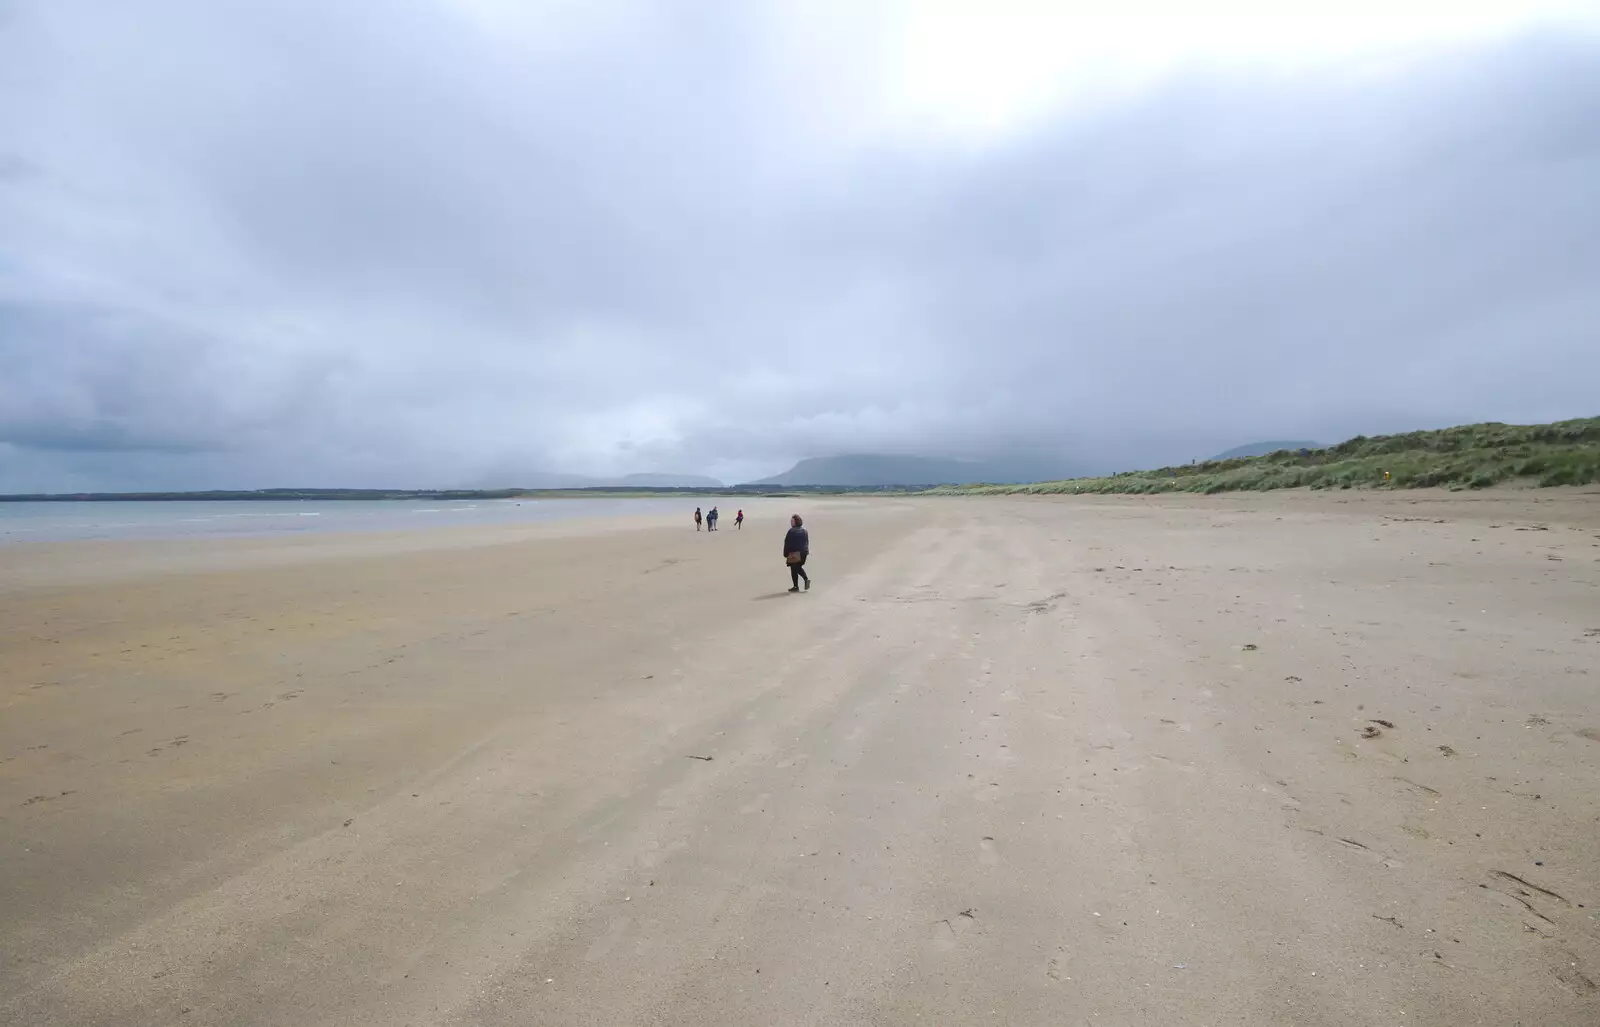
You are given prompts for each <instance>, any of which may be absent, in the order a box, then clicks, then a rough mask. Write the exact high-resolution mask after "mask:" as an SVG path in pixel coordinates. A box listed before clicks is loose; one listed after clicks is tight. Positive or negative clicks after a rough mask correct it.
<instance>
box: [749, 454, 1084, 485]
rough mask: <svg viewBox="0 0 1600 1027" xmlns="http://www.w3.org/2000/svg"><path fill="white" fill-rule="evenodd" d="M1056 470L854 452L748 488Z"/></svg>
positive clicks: (962, 481)
mask: <svg viewBox="0 0 1600 1027" xmlns="http://www.w3.org/2000/svg"><path fill="white" fill-rule="evenodd" d="M1063 476H1064V475H1062V474H1060V473H1059V472H1057V471H1051V470H1046V469H1045V468H1042V467H1030V466H1026V465H1023V464H1014V463H1010V462H1005V461H973V460H943V459H939V458H936V457H922V456H886V455H883V454H876V453H856V454H851V455H847V456H822V457H811V458H809V459H806V460H802V461H800V462H799V463H797V464H795V465H794V466H793V467H791V468H790V469H789V470H787V471H785V472H783V473H782V474H775V475H773V476H772V477H770V478H762V479H761V480H760V481H752V482H749V483H748V484H751V485H780V486H781V485H857V486H860V485H868V486H870V485H967V484H971V483H973V482H992V483H995V484H1013V483H1016V482H1025V481H1043V480H1046V479H1047V478H1050V477H1063Z"/></svg>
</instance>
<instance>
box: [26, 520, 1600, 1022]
mask: <svg viewBox="0 0 1600 1027" xmlns="http://www.w3.org/2000/svg"><path fill="white" fill-rule="evenodd" d="M725 505H728V504H725ZM746 509H747V510H748V511H750V513H751V514H752V522H751V523H750V524H749V525H747V527H746V529H745V530H744V531H743V532H736V531H734V530H733V526H732V518H731V516H730V517H729V518H728V520H727V522H726V524H725V527H724V529H723V530H722V531H719V532H718V533H717V534H715V535H708V534H706V533H700V534H696V533H695V532H694V531H693V530H692V529H691V528H690V527H689V526H688V521H687V518H686V517H685V519H684V520H683V521H682V522H681V523H676V522H675V523H672V524H670V525H668V524H663V523H661V522H659V521H656V522H652V523H641V522H625V523H607V524H604V525H599V526H592V527H591V526H574V525H558V526H551V527H547V528H544V529H540V530H536V531H528V530H526V529H518V530H513V529H497V530H488V531H474V532H466V533H462V532H448V531H447V532H436V533H432V534H427V535H415V536H405V537H395V536H390V537H378V538H348V537H346V538H335V537H329V538H321V539H314V540H303V539H302V540H293V541H282V540H278V541H273V542H253V543H245V542H233V543H214V542H212V543H183V544H153V543H137V544H133V543H130V544H70V545H57V546H38V547H15V546H14V547H9V548H6V549H0V581H3V582H4V584H3V586H0V626H3V631H4V636H3V641H0V1023H4V1024H18V1025H28V1027H55V1025H60V1027H86V1025H105V1027H138V1025H147V1024H148V1025H173V1024H177V1025H186V1024H195V1025H220V1024H227V1025H235V1024H238V1025H265V1024H274V1025H284V1027H313V1025H330V1027H331V1025H339V1027H351V1025H369V1024H370V1025H384V1027H391V1025H401V1024H417V1025H424V1024H428V1025H431V1024H456V1023H460V1024H475V1025H476V1024H483V1025H502V1024H504V1025H510V1024H601V1025H617V1024H694V1025H700V1027H704V1025H718V1024H730V1025H733V1024H737V1025H752V1024H830V1025H831V1024H909V1023H926V1024H966V1023H985V1024H1089V1023H1093V1024H1164V1025H1166V1024H1171V1025H1189V1024H1262V1025H1279V1024H1327V1025H1351V1024H1383V1025H1394V1024H1441V1025H1442V1024H1449V1025H1457V1024H1497V1025H1498V1024H1514V1023H1521V1024H1529V1025H1533V1024H1538V1025H1592V1024H1595V1023H1597V1022H1600V991H1597V983H1600V919H1597V913H1600V495H1597V494H1595V493H1594V492H1592V491H1591V492H1588V493H1581V492H1495V493H1492V494H1477V495H1450V494H1443V493H1440V494H1430V493H1403V494H1394V495H1367V494H1360V495H1354V496H1330V495H1304V494H1279V495H1268V496H1234V497H1218V498H1198V497H1178V498H1164V499H1131V498H1093V499H1091V498H1056V499H1031V500H1030V499H983V500H964V499H945V500H919V501H902V500H861V501H849V502H847V501H826V502H823V501H810V500H806V501H802V506H801V509H802V510H803V511H804V512H805V513H806V514H807V515H808V517H809V520H810V524H811V527H812V537H813V539H814V542H815V549H816V551H815V555H814V557H813V560H812V570H813V572H814V574H815V576H816V579H817V587H816V588H815V589H814V590H813V591H812V592H810V593H809V594H805V595H799V596H791V595H787V594H785V593H784V591H783V590H784V588H785V587H786V586H787V577H786V574H785V571H784V568H783V565H782V560H781V555H780V553H779V549H780V536H781V532H782V528H783V524H782V521H783V517H784V515H785V514H786V513H787V512H788V507H787V506H784V505H779V504H776V503H757V504H751V505H749V506H747V507H746ZM1367 736H1370V737H1367Z"/></svg>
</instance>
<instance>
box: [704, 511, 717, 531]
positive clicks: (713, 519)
mask: <svg viewBox="0 0 1600 1027" xmlns="http://www.w3.org/2000/svg"><path fill="white" fill-rule="evenodd" d="M706 530H707V531H716V530H717V508H716V507H712V508H711V509H710V510H707V511H706Z"/></svg>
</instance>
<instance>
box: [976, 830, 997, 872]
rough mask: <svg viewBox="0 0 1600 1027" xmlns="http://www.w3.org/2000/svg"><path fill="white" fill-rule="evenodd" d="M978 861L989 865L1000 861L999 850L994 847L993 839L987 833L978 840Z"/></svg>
mask: <svg viewBox="0 0 1600 1027" xmlns="http://www.w3.org/2000/svg"><path fill="white" fill-rule="evenodd" d="M978 862H979V863H982V864H983V865H984V866H991V867H992V866H994V865H995V864H996V863H999V862H1000V852H999V850H997V849H996V848H995V844H994V839H993V838H991V837H989V836H988V835H984V836H983V839H982V840H981V841H979V842H978Z"/></svg>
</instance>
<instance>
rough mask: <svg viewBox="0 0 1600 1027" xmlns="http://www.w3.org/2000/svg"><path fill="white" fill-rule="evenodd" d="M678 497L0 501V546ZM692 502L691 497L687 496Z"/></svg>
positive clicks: (395, 527)
mask: <svg viewBox="0 0 1600 1027" xmlns="http://www.w3.org/2000/svg"><path fill="white" fill-rule="evenodd" d="M683 505H684V500H681V499H540V500H534V499H487V500H475V501H474V500H458V501H448V502H447V501H441V500H427V499H421V500H413V499H380V500H372V499H342V500H252V499H238V500H221V501H217V500H209V501H189V500H143V501H135V502H120V501H114V500H105V501H84V500H68V501H60V502H45V503H35V502H18V503H0V545H8V544H19V543H29V542H69V541H80V540H87V539H184V538H230V537H232V538H244V537H266V536H274V535H309V534H315V533H319V532H370V531H415V530H418V529H429V528H458V527H468V526H475V525H479V526H481V525H514V524H542V523H548V522H550V521H558V520H572V519H590V518H596V517H622V516H627V515H631V514H655V513H669V512H671V511H673V510H676V509H679V508H682V507H683ZM689 505H690V506H691V507H692V506H693V505H694V500H693V499H692V498H691V499H689Z"/></svg>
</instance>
